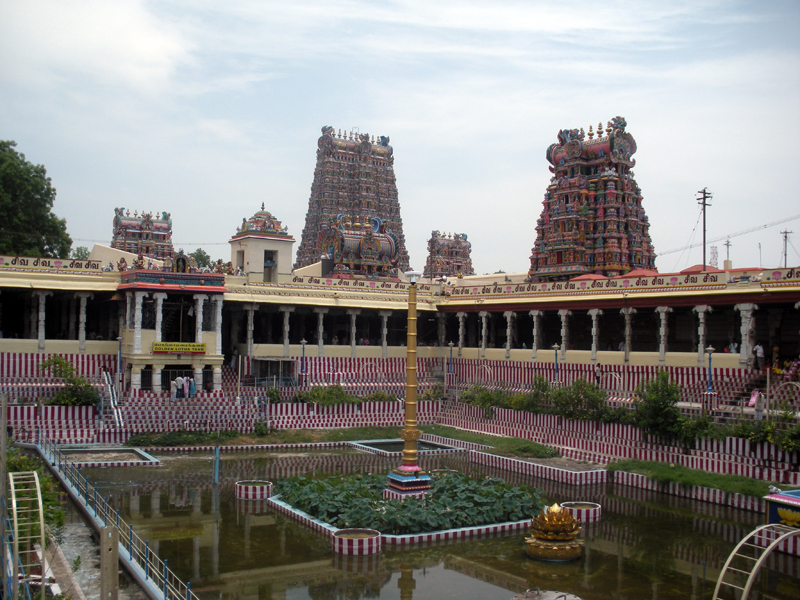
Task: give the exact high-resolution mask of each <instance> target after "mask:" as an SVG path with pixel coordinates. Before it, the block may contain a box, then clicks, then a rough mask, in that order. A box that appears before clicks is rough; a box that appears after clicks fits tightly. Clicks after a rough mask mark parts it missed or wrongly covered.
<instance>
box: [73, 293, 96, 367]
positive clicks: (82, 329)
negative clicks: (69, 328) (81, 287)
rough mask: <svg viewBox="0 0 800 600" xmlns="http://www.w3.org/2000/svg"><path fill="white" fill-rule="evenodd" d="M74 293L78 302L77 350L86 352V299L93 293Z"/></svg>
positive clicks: (82, 352) (92, 295)
mask: <svg viewBox="0 0 800 600" xmlns="http://www.w3.org/2000/svg"><path fill="white" fill-rule="evenodd" d="M75 295H76V296H77V297H78V302H79V303H80V309H79V311H78V352H80V353H81V354H86V300H88V299H89V298H93V297H94V294H90V293H88V292H78V293H77V294H75Z"/></svg>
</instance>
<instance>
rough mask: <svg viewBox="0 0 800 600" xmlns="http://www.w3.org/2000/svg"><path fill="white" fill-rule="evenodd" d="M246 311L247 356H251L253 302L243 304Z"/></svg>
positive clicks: (254, 310)
mask: <svg viewBox="0 0 800 600" xmlns="http://www.w3.org/2000/svg"><path fill="white" fill-rule="evenodd" d="M244 309H245V310H246V311H247V356H253V317H254V315H255V312H256V305H255V304H245V305H244Z"/></svg>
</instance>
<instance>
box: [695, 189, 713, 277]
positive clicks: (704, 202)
mask: <svg viewBox="0 0 800 600" xmlns="http://www.w3.org/2000/svg"><path fill="white" fill-rule="evenodd" d="M697 193H698V194H701V196H700V197H699V198H698V199H697V203H698V204H699V205H700V206H702V207H703V271H705V270H706V206H711V205H710V204H709V203H708V201H709V200H711V192H709V191H708V188H703V189H702V190H700V191H699V192H697Z"/></svg>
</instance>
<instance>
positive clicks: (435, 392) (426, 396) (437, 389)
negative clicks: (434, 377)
mask: <svg viewBox="0 0 800 600" xmlns="http://www.w3.org/2000/svg"><path fill="white" fill-rule="evenodd" d="M442 398H444V385H443V384H441V383H437V384H435V385H434V386H433V387H431V388H428V389H427V390H425V391H424V392H422V398H421V399H422V400H441V399H442Z"/></svg>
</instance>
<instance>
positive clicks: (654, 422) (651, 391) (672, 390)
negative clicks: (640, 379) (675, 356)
mask: <svg viewBox="0 0 800 600" xmlns="http://www.w3.org/2000/svg"><path fill="white" fill-rule="evenodd" d="M636 395H637V396H638V400H637V401H636V420H637V422H638V423H639V427H641V428H642V431H645V432H647V433H650V434H653V435H658V436H661V437H664V438H667V439H675V438H677V437H679V434H680V432H679V426H680V419H681V411H680V409H679V408H678V400H680V399H681V387H680V386H679V385H678V384H676V383H673V382H672V381H670V379H669V373H667V372H666V371H663V370H662V371H659V372H658V374H657V375H656V377H655V379H650V380H649V381H647V382H646V383H644V385H640V386H639V387H638V388H636Z"/></svg>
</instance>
